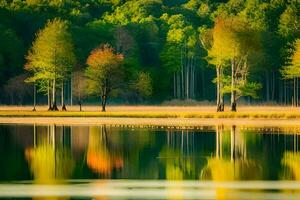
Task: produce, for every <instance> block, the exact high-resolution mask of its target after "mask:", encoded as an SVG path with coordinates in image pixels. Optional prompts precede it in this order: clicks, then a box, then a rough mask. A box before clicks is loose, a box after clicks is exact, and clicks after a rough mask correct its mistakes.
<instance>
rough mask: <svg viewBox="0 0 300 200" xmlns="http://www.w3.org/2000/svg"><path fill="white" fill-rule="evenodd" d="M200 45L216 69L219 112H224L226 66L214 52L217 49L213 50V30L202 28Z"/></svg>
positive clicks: (200, 30)
mask: <svg viewBox="0 0 300 200" xmlns="http://www.w3.org/2000/svg"><path fill="white" fill-rule="evenodd" d="M199 32H200V36H199V39H200V43H201V46H202V48H204V49H205V50H206V51H207V53H208V56H207V61H208V63H210V64H212V65H214V66H215V67H216V76H217V77H216V79H215V82H216V84H217V112H223V111H224V93H223V84H222V82H223V81H222V79H223V68H224V66H225V64H226V61H225V60H222V58H220V59H219V58H218V57H217V56H216V55H217V54H218V52H214V51H216V50H217V49H216V48H214V49H212V45H213V30H212V29H208V28H206V27H200V29H199ZM214 54H216V55H214Z"/></svg>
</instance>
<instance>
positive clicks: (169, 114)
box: [0, 111, 300, 119]
mask: <svg viewBox="0 0 300 200" xmlns="http://www.w3.org/2000/svg"><path fill="white" fill-rule="evenodd" d="M0 117H99V118H100V117H111V118H200V119H300V111H251V112H250V111H249V112H248V111H241V112H222V113H217V112H211V111H145V112H143V111H129V112H127V111H120V112H118V111H111V112H93V111H86V112H76V111H66V112H48V111H35V112H33V111H0Z"/></svg>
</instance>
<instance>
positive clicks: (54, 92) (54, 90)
mask: <svg viewBox="0 0 300 200" xmlns="http://www.w3.org/2000/svg"><path fill="white" fill-rule="evenodd" d="M52 102H53V105H52V111H58V108H57V104H56V80H55V79H54V80H53V87H52Z"/></svg>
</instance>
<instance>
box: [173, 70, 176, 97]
mask: <svg viewBox="0 0 300 200" xmlns="http://www.w3.org/2000/svg"><path fill="white" fill-rule="evenodd" d="M173 92H174V99H176V75H175V72H174V74H173Z"/></svg>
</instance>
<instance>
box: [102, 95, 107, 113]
mask: <svg viewBox="0 0 300 200" xmlns="http://www.w3.org/2000/svg"><path fill="white" fill-rule="evenodd" d="M106 98H107V96H106V95H102V97H101V105H102V112H105V111H106Z"/></svg>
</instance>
